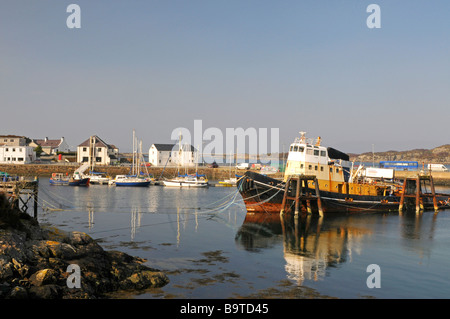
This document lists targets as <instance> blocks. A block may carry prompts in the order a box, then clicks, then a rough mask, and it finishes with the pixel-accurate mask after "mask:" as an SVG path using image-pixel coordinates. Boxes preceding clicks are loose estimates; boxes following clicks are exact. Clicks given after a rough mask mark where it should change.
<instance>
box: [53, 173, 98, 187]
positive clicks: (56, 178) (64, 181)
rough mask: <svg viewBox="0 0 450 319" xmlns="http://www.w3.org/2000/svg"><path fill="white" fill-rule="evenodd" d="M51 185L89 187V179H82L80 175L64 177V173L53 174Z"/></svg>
mask: <svg viewBox="0 0 450 319" xmlns="http://www.w3.org/2000/svg"><path fill="white" fill-rule="evenodd" d="M49 181H50V185H61V186H89V178H85V177H81V176H80V174H76V173H75V174H73V176H69V175H64V174H62V173H53V174H52V177H51V178H50V180H49Z"/></svg>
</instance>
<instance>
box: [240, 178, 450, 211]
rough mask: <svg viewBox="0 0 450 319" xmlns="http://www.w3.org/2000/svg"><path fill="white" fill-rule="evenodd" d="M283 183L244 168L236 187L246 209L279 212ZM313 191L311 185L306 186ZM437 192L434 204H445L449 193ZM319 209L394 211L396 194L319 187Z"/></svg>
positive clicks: (427, 205)
mask: <svg viewBox="0 0 450 319" xmlns="http://www.w3.org/2000/svg"><path fill="white" fill-rule="evenodd" d="M285 186H286V185H285V183H284V182H281V181H279V180H276V179H273V178H270V177H267V176H264V175H261V174H257V173H254V172H247V173H246V174H245V175H244V177H243V178H242V179H241V181H240V182H239V183H238V186H237V187H238V190H239V192H240V193H241V196H242V198H243V200H244V203H245V205H246V208H247V211H248V212H255V213H257V212H260V213H279V212H280V211H281V210H282V209H283V207H282V203H283V197H284V192H285ZM310 191H311V193H312V194H315V190H314V189H310ZM436 196H437V201H438V207H448V206H447V203H448V202H449V196H450V195H445V194H439V195H436ZM320 199H321V203H322V211H323V212H324V213H364V212H374V211H398V210H399V204H400V197H399V196H395V195H391V196H370V195H352V194H342V193H334V192H328V191H322V190H321V191H320ZM310 204H311V210H312V212H313V213H314V212H318V207H317V203H316V201H314V200H312V201H311V203H310ZM300 206H301V207H300V210H301V211H302V212H306V211H307V208H306V207H305V206H306V205H300ZM408 207H414V209H415V199H414V203H411V199H410V198H408V199H405V208H407V209H408ZM423 208H424V209H434V203H433V200H432V198H424V199H423ZM293 210H294V209H293V205H292V202H291V203H288V205H286V207H284V212H286V213H289V212H292V211H293Z"/></svg>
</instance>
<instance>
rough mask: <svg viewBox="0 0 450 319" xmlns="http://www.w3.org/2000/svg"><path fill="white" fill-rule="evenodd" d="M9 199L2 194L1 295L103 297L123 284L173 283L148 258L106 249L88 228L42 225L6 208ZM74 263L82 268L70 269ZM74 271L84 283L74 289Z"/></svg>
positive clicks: (124, 286)
mask: <svg viewBox="0 0 450 319" xmlns="http://www.w3.org/2000/svg"><path fill="white" fill-rule="evenodd" d="M6 203H7V201H6V202H5V200H4V199H2V195H1V194H0V299H5V298H11V299H24V298H28V299H56V298H57V299H68V298H71V299H72V298H103V297H104V296H105V294H106V293H109V292H112V291H115V290H118V289H146V288H151V287H161V286H164V285H165V284H167V283H168V282H169V279H168V278H167V276H166V275H165V274H163V273H161V272H159V271H158V270H156V269H151V268H149V267H147V266H145V265H143V263H144V262H145V260H144V259H141V258H138V257H133V256H130V255H128V254H125V253H123V252H119V251H105V250H104V249H103V248H102V247H101V246H100V245H99V244H98V243H97V242H96V241H95V240H94V239H93V238H92V237H90V236H89V235H87V234H86V233H83V232H71V233H66V232H63V231H60V230H57V229H56V228H48V227H47V228H45V229H41V227H40V226H39V225H38V223H37V222H36V221H34V220H32V219H30V218H29V216H28V217H23V216H22V215H20V214H17V215H15V212H14V209H12V208H11V209H10V208H5V207H6V206H5V205H6ZM5 209H8V212H7V214H5V211H4V210H5ZM71 264H72V265H73V264H75V265H77V266H78V267H76V269H78V270H77V271H78V272H75V271H68V266H69V265H71ZM71 269H72V270H73V268H71ZM72 276H79V277H78V278H79V279H80V281H79V282H80V283H81V287H73V288H69V285H68V284H67V283H68V280H72V279H73V278H76V277H72ZM75 280H76V279H75Z"/></svg>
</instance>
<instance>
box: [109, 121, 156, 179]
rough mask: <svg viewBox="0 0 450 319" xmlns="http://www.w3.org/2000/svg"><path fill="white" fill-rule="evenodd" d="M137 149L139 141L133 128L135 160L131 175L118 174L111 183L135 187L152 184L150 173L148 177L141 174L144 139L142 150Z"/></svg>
mask: <svg viewBox="0 0 450 319" xmlns="http://www.w3.org/2000/svg"><path fill="white" fill-rule="evenodd" d="M136 149H137V141H136V136H135V131H134V130H133V162H132V166H131V168H132V170H131V175H117V176H116V178H115V179H114V180H113V181H111V182H110V185H116V186H133V187H147V186H150V184H151V182H152V179H151V178H150V176H149V175H148V172H147V177H141V176H140V166H141V165H140V164H141V162H142V163H143V162H144V161H142V141H140V152H139V154H138V153H137V151H136ZM144 167H145V169H147V167H146V166H145V165H144Z"/></svg>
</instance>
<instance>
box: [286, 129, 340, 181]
mask: <svg viewBox="0 0 450 319" xmlns="http://www.w3.org/2000/svg"><path fill="white" fill-rule="evenodd" d="M300 134H301V137H300V138H297V139H295V141H294V143H292V144H291V145H290V148H289V155H288V158H287V163H286V169H285V174H284V180H285V181H287V180H288V178H289V177H290V176H292V175H313V176H316V178H317V180H318V181H319V184H320V188H322V189H329V190H330V189H331V188H334V187H338V186H337V185H338V184H340V183H344V182H345V181H346V180H347V179H348V168H347V167H344V166H343V165H342V164H343V161H342V159H335V158H334V157H336V156H331V157H330V154H329V152H330V150H329V149H328V148H326V147H324V146H321V145H320V142H321V139H320V137H319V138H318V139H317V141H316V142H315V143H314V141H312V140H307V139H306V138H305V133H304V132H300ZM333 151H334V152H333V154H334V153H335V150H334V149H333ZM333 154H332V155H333ZM345 169H347V171H345Z"/></svg>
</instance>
